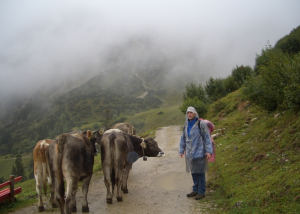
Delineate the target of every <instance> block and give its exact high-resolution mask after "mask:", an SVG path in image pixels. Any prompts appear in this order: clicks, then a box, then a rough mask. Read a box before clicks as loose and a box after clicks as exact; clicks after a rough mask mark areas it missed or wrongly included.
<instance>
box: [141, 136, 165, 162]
mask: <svg viewBox="0 0 300 214" xmlns="http://www.w3.org/2000/svg"><path fill="white" fill-rule="evenodd" d="M141 146H142V148H143V150H144V155H145V156H148V157H161V156H164V154H165V153H164V152H163V151H162V150H161V149H160V148H159V147H158V145H157V142H156V141H155V140H154V138H152V137H148V138H146V139H144V140H143V141H142V143H141ZM144 160H147V158H146V157H144Z"/></svg>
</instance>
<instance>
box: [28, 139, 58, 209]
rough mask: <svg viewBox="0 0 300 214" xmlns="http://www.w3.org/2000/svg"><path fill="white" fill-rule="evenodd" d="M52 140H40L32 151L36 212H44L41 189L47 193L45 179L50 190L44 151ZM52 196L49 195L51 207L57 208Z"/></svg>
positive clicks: (50, 184) (49, 178)
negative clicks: (36, 200) (36, 197)
mask: <svg viewBox="0 0 300 214" xmlns="http://www.w3.org/2000/svg"><path fill="white" fill-rule="evenodd" d="M52 141H53V140H50V139H45V140H40V141H39V142H38V143H37V144H36V146H35V148H34V149H33V162H34V176H35V182H36V192H37V194H38V211H39V212H41V211H44V210H45V208H44V203H43V199H42V189H43V190H44V193H46V192H47V179H48V183H49V188H50V189H52V182H51V177H50V173H49V167H48V163H47V159H46V149H47V148H48V146H49V144H50V143H51V142H52ZM53 199H54V196H53V195H51V199H50V201H51V204H52V207H57V205H56V202H55V201H54V200H53Z"/></svg>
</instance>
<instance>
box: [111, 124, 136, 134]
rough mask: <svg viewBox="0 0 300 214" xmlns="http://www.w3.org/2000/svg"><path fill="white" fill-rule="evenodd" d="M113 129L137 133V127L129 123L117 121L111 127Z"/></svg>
mask: <svg viewBox="0 0 300 214" xmlns="http://www.w3.org/2000/svg"><path fill="white" fill-rule="evenodd" d="M111 128H112V129H120V130H121V131H123V132H125V133H127V134H130V135H135V128H134V126H133V125H131V124H129V123H117V124H115V125H113V126H112V127H111Z"/></svg>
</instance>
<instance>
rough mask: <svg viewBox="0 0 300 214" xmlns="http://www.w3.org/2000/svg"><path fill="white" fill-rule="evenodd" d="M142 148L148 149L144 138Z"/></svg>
mask: <svg viewBox="0 0 300 214" xmlns="http://www.w3.org/2000/svg"><path fill="white" fill-rule="evenodd" d="M141 147H142V148H143V149H146V148H147V145H146V143H145V140H144V138H142V142H141Z"/></svg>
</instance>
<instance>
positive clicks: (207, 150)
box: [179, 106, 213, 200]
mask: <svg viewBox="0 0 300 214" xmlns="http://www.w3.org/2000/svg"><path fill="white" fill-rule="evenodd" d="M198 118H199V116H198V113H197V111H196V109H195V108H194V107H191V106H190V107H188V109H187V111H186V121H185V124H184V126H183V130H182V135H181V139H180V144H179V156H180V157H183V155H184V154H185V160H186V171H187V172H188V173H190V172H191V174H192V178H193V182H194V185H193V191H192V192H191V193H189V194H187V197H193V196H196V197H195V199H196V200H200V199H202V198H204V197H205V190H206V180H205V172H208V164H207V159H209V158H210V157H211V155H212V154H213V148H212V142H211V139H210V134H209V131H208V128H207V125H206V124H205V122H203V121H202V122H200V121H199V119H198Z"/></svg>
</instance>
